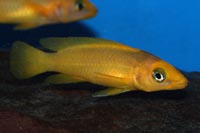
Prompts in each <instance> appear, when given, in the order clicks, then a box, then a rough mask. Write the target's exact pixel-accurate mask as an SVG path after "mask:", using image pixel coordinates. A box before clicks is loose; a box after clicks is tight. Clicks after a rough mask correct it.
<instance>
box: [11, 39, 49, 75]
mask: <svg viewBox="0 0 200 133" xmlns="http://www.w3.org/2000/svg"><path fill="white" fill-rule="evenodd" d="M45 61H46V57H45V53H44V52H43V51H41V50H38V49H36V48H34V47H32V46H30V45H28V44H26V43H24V42H19V41H18V42H15V43H14V44H13V46H12V49H11V53H10V71H11V73H12V74H13V75H14V76H15V77H16V78H19V79H25V78H30V77H32V76H35V75H37V74H40V73H43V72H45V71H46V65H45V64H46V63H45Z"/></svg>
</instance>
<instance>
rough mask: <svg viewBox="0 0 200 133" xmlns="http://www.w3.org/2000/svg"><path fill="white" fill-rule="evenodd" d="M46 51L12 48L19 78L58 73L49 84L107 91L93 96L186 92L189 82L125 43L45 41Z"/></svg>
mask: <svg viewBox="0 0 200 133" xmlns="http://www.w3.org/2000/svg"><path fill="white" fill-rule="evenodd" d="M40 43H41V44H42V46H43V47H44V48H47V49H49V50H51V51H52V52H44V51H42V50H39V49H36V48H34V47H32V46H30V45H27V44H26V43H24V42H15V43H14V44H13V46H12V49H11V55H10V70H11V72H12V73H13V75H14V76H15V77H17V78H19V79H25V78H30V77H32V76H35V75H37V74H40V73H44V72H48V71H51V72H58V74H55V75H52V76H50V77H48V78H47V81H48V82H49V83H53V84H62V83H78V82H90V83H94V84H99V85H103V86H108V87H109V88H108V89H105V90H102V91H97V92H96V93H95V94H94V95H93V96H96V97H100V96H110V95H116V94H120V93H123V92H127V91H132V90H143V91H146V92H152V91H160V90H175V89H183V88H185V87H186V86H187V82H188V81H187V79H186V78H185V77H184V76H183V75H182V74H181V73H180V72H179V71H178V70H177V69H175V68H174V67H173V66H172V65H170V64H168V63H166V62H165V61H163V60H161V59H160V58H158V57H155V56H153V55H151V54H149V53H147V52H145V51H142V50H139V49H135V48H131V47H128V46H125V45H123V44H120V43H117V42H113V41H109V40H104V39H98V38H86V37H85V38H84V37H77V38H76V37H74V38H73V37H70V38H46V39H41V40H40Z"/></svg>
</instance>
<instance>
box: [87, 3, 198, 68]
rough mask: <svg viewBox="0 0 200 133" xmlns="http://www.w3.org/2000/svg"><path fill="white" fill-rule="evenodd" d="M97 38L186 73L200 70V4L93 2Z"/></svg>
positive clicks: (93, 20) (92, 20)
mask: <svg viewBox="0 0 200 133" xmlns="http://www.w3.org/2000/svg"><path fill="white" fill-rule="evenodd" d="M92 2H93V3H94V4H95V5H96V6H97V7H98V9H99V12H98V15H97V17H96V18H94V19H91V20H90V21H87V22H86V23H87V24H89V25H90V26H91V27H92V28H93V29H94V30H95V31H97V32H98V35H99V36H100V37H103V38H109V39H111V40H116V41H119V42H121V43H124V44H127V45H130V46H132V47H136V48H140V49H143V50H146V51H148V52H150V53H153V54H155V55H157V56H159V57H161V58H162V59H164V60H166V61H168V62H170V63H171V64H173V65H175V66H176V67H178V68H180V69H182V70H186V71H199V70H200V59H199V58H200V1H199V0H190V1H189V0H92Z"/></svg>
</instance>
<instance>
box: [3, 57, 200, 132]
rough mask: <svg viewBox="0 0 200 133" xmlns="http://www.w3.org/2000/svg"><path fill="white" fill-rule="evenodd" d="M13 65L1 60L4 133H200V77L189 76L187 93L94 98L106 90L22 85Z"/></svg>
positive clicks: (37, 83)
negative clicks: (14, 74)
mask: <svg viewBox="0 0 200 133" xmlns="http://www.w3.org/2000/svg"><path fill="white" fill-rule="evenodd" d="M7 59H8V54H7V53H1V54H0V69H1V71H0V131H1V132H4V133H13V132H20V133H21V132H22V133H23V132H24V133H27V132H31V133H40V132H41V133H44V132H48V133H49V132H50V133H51V132H56V133H60V132H61V133H62V132H64V133H65V132H66V133H68V132H94V131H95V132H116V131H118V132H200V73H185V74H186V76H187V77H188V79H189V80H190V84H189V86H188V87H187V89H185V90H180V91H169V92H154V93H145V92H130V93H125V94H122V95H118V96H114V97H106V98H93V97H91V93H92V92H94V91H95V90H97V89H102V87H101V86H96V85H91V84H87V83H83V84H71V85H57V86H55V85H48V84H46V83H44V82H43V80H44V79H45V77H46V76H47V75H40V76H38V77H35V78H32V79H29V80H16V79H15V78H14V77H12V75H11V74H10V73H9V70H8V62H7Z"/></svg>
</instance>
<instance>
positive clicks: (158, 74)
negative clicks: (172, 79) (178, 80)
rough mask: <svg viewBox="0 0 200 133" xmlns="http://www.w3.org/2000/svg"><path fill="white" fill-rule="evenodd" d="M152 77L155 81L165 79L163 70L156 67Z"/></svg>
mask: <svg viewBox="0 0 200 133" xmlns="http://www.w3.org/2000/svg"><path fill="white" fill-rule="evenodd" d="M152 77H153V79H154V80H156V81H157V82H163V81H164V80H165V79H166V74H165V71H164V70H163V69H161V68H157V69H155V70H154V71H153V73H152Z"/></svg>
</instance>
